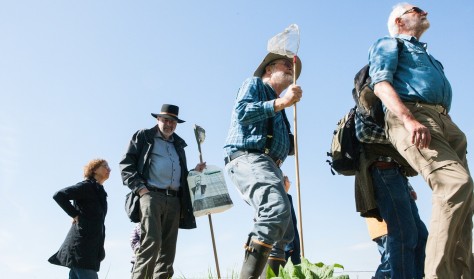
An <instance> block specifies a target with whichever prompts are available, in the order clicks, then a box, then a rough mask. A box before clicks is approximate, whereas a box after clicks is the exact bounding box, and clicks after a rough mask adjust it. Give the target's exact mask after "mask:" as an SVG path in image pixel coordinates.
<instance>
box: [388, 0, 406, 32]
mask: <svg viewBox="0 0 474 279" xmlns="http://www.w3.org/2000/svg"><path fill="white" fill-rule="evenodd" d="M407 6H411V5H410V4H409V3H406V2H402V3H398V4H396V5H395V6H393V8H392V12H391V13H390V16H389V17H388V22H387V26H388V32H389V33H390V36H392V37H393V36H395V35H397V34H398V32H399V30H398V25H397V23H396V22H395V20H396V19H397V18H399V17H400V16H401V15H402V14H403V13H404V12H405V10H406V7H407Z"/></svg>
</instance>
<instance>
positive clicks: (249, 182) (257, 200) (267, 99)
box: [224, 53, 303, 279]
mask: <svg viewBox="0 0 474 279" xmlns="http://www.w3.org/2000/svg"><path fill="white" fill-rule="evenodd" d="M295 70H296V73H295V74H296V75H295V76H296V78H298V77H299V75H300V72H301V61H300V60H299V58H297V60H296V69H295V68H294V66H293V63H292V61H291V60H290V59H289V58H288V57H286V56H282V55H278V54H274V53H268V54H267V56H266V57H265V58H264V60H263V61H262V63H261V64H260V65H259V66H258V68H257V70H256V71H255V73H254V77H252V78H249V79H247V80H246V81H245V82H244V83H243V85H242V87H241V88H240V89H239V92H238V95H237V98H236V101H235V105H234V109H233V111H232V118H231V125H230V129H229V133H228V136H227V140H226V145H225V146H224V150H225V155H226V157H225V159H224V161H225V164H226V171H227V173H228V175H229V177H230V178H231V179H232V181H233V183H234V184H235V186H236V187H237V189H238V190H239V192H240V193H241V195H242V197H243V199H244V200H245V202H247V203H248V204H249V205H251V206H253V208H254V210H255V222H254V228H253V230H252V231H251V232H250V234H249V237H248V240H247V243H246V245H245V250H246V251H245V260H244V264H243V266H242V270H241V272H240V278H245V279H248V278H258V277H259V276H260V275H261V274H262V271H263V269H264V267H265V264H266V262H267V260H268V265H269V266H270V267H271V268H272V270H273V271H274V273H275V274H278V269H279V266H283V265H284V264H285V262H286V261H285V250H284V248H285V246H286V244H287V243H288V242H290V241H291V240H292V239H293V234H294V232H293V227H292V221H291V210H290V202H289V200H288V197H287V194H286V192H285V187H284V179H283V174H282V171H281V170H280V166H281V164H282V163H283V161H284V160H285V159H286V157H287V156H288V155H289V153H290V141H291V140H292V136H290V124H289V122H288V120H287V118H286V115H285V108H287V107H290V106H292V105H293V104H295V103H297V102H299V101H300V99H301V97H302V93H303V91H302V90H301V88H300V87H299V86H298V85H295V84H292V83H293V74H294V71H295ZM285 90H286V93H285V94H284V95H283V96H281V97H280V95H281V93H282V92H283V91H285Z"/></svg>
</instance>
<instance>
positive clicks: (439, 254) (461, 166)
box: [385, 103, 474, 279]
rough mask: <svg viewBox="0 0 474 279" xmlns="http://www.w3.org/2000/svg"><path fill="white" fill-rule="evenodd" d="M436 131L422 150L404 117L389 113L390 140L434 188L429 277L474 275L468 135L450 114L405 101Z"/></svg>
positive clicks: (411, 109)
mask: <svg viewBox="0 0 474 279" xmlns="http://www.w3.org/2000/svg"><path fill="white" fill-rule="evenodd" d="M406 106H407V107H408V108H409V109H410V111H411V112H412V114H413V115H414V116H415V118H416V119H417V120H418V121H419V122H420V123H421V124H423V125H425V126H426V127H427V128H429V130H430V133H431V143H430V146H429V147H428V148H424V149H418V148H417V147H416V146H414V145H413V144H412V143H411V136H410V135H409V134H408V131H407V130H406V129H405V127H404V126H403V123H402V121H400V119H398V118H397V117H396V116H395V115H393V114H392V113H391V112H389V111H388V112H387V114H386V118H385V119H386V124H387V125H386V132H387V135H388V136H389V139H390V141H391V142H392V144H393V145H394V146H395V148H396V149H397V150H398V152H399V153H400V154H401V155H402V156H403V157H404V158H405V159H406V160H407V161H408V163H409V164H410V165H411V166H412V167H413V168H414V169H415V170H416V171H418V172H419V173H420V174H421V175H422V176H423V178H424V179H425V181H426V182H427V183H428V185H429V186H430V187H431V189H432V191H433V195H432V204H433V207H432V217H431V222H430V227H429V236H428V242H427V245H426V259H425V278H442V279H448V278H449V279H450V278H464V279H466V278H474V277H473V276H472V273H473V272H474V266H473V264H472V263H473V257H472V213H473V206H474V203H473V180H472V177H471V175H470V173H469V168H468V165H467V160H466V149H467V140H466V136H465V135H464V133H463V132H462V131H461V130H460V129H459V128H458V127H457V126H456V125H455V124H454V123H453V121H452V120H451V118H450V117H449V116H448V115H445V114H442V113H439V112H438V111H436V110H434V109H432V108H430V107H424V106H423V105H422V104H408V103H407V104H406Z"/></svg>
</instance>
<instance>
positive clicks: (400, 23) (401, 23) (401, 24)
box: [395, 17, 403, 27]
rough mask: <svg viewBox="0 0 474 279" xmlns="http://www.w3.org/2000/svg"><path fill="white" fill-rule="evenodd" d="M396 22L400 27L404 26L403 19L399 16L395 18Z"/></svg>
mask: <svg viewBox="0 0 474 279" xmlns="http://www.w3.org/2000/svg"><path fill="white" fill-rule="evenodd" d="M395 24H396V25H397V26H398V27H400V26H403V22H402V19H401V18H399V17H397V18H396V19H395Z"/></svg>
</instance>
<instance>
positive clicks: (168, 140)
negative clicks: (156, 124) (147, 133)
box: [155, 131, 174, 142]
mask: <svg viewBox="0 0 474 279" xmlns="http://www.w3.org/2000/svg"><path fill="white" fill-rule="evenodd" d="M155 138H160V139H162V140H163V141H167V142H174V137H173V135H171V137H170V138H169V139H165V138H164V137H163V135H162V134H161V132H160V131H158V133H156V134H155Z"/></svg>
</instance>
